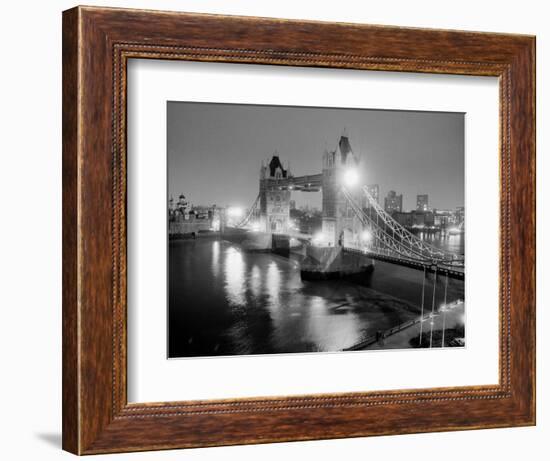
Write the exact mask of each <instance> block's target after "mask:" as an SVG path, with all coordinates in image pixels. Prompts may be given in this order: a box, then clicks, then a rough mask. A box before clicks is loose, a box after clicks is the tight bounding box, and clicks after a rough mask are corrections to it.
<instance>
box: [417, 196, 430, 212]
mask: <svg viewBox="0 0 550 461" xmlns="http://www.w3.org/2000/svg"><path fill="white" fill-rule="evenodd" d="M416 209H417V211H428V210H429V208H428V194H422V195H417V196H416Z"/></svg>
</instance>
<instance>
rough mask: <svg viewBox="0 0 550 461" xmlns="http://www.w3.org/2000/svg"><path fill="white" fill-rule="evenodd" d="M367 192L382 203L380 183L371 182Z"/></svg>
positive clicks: (377, 201)
mask: <svg viewBox="0 0 550 461" xmlns="http://www.w3.org/2000/svg"><path fill="white" fill-rule="evenodd" d="M367 192H368V193H369V195H370V196H371V197H372V198H373V199H374V201H375V202H376V203H380V186H379V185H378V184H370V185H368V186H367Z"/></svg>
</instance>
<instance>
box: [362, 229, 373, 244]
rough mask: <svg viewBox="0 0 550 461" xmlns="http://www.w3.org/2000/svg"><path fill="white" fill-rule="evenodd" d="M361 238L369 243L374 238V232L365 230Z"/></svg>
mask: <svg viewBox="0 0 550 461" xmlns="http://www.w3.org/2000/svg"><path fill="white" fill-rule="evenodd" d="M361 240H362V241H363V242H364V243H369V242H370V241H371V240H372V232H371V231H370V230H364V231H363V232H361Z"/></svg>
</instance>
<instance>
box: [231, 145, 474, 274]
mask: <svg viewBox="0 0 550 461" xmlns="http://www.w3.org/2000/svg"><path fill="white" fill-rule="evenodd" d="M359 163H360V159H359V157H358V156H357V155H356V154H355V153H354V151H353V149H352V146H351V143H350V141H349V138H348V137H347V136H345V135H342V136H341V137H340V139H339V141H338V144H337V147H336V149H334V150H325V152H324V153H323V158H322V171H321V172H320V173H317V172H314V173H312V174H307V175H302V176H293V175H292V172H291V171H290V169H289V168H286V169H285V168H284V166H283V164H282V162H281V160H280V158H279V156H278V155H276V154H275V155H273V157H272V158H271V161H270V162H269V164H267V165H262V167H261V169H260V178H259V191H258V196H257V197H256V200H255V201H254V203H253V205H252V206H251V208H250V209H249V212H248V213H247V215H246V216H245V217H244V219H243V220H242V221H241V222H240V223H239V224H238V226H237V227H240V228H243V229H251V230H252V229H253V230H254V231H256V232H261V233H267V234H273V235H277V236H281V235H283V236H284V235H286V236H288V237H293V238H297V239H299V240H302V241H311V240H312V238H313V236H309V235H304V234H300V235H296V234H297V233H296V232H295V231H294V230H293V229H292V228H291V225H290V224H291V220H290V197H291V195H292V193H294V192H304V193H308V192H309V193H311V192H320V193H321V194H322V230H321V234H320V236H316V237H315V238H314V242H313V243H314V244H315V246H317V247H319V246H320V247H327V248H340V249H341V250H342V251H343V252H349V253H354V254H356V253H361V254H364V255H366V256H368V257H369V258H372V259H378V260H382V261H386V262H391V263H393V264H401V265H404V266H408V267H414V268H419V269H424V270H425V271H426V270H427V271H430V272H434V271H435V272H436V273H437V272H438V271H439V273H445V274H447V275H450V276H452V277H455V278H463V277H464V257H463V255H459V254H455V253H452V252H449V251H445V250H442V249H439V248H437V247H435V246H433V245H430V244H429V243H427V242H425V241H424V240H422V239H420V238H419V237H417V236H416V235H414V234H412V233H411V232H410V231H408V230H407V229H406V228H405V227H403V226H402V225H400V224H399V223H398V222H396V221H395V220H394V219H393V218H392V217H391V216H390V215H389V214H388V213H386V212H385V211H384V209H383V208H382V207H381V206H380V205H379V204H378V201H377V200H375V199H374V198H373V197H372V196H371V194H370V193H369V190H368V188H367V187H364V186H361V185H360V184H359V175H358V170H359ZM332 253H334V252H332Z"/></svg>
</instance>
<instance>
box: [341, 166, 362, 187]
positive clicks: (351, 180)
mask: <svg viewBox="0 0 550 461" xmlns="http://www.w3.org/2000/svg"><path fill="white" fill-rule="evenodd" d="M343 179H344V184H345V185H346V186H348V187H353V186H355V185H356V184H357V183H358V182H359V173H358V172H357V170H356V169H354V168H349V169H347V170H346V171H344V177H343Z"/></svg>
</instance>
